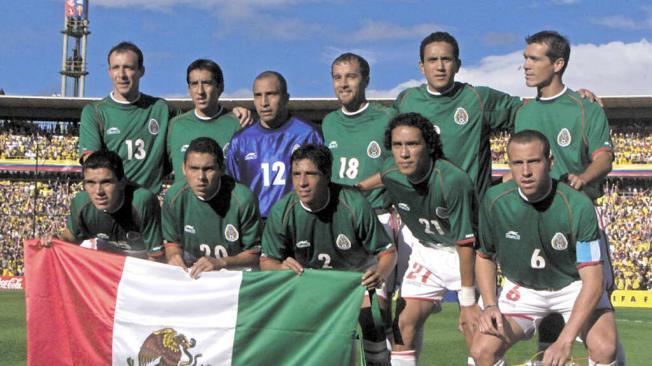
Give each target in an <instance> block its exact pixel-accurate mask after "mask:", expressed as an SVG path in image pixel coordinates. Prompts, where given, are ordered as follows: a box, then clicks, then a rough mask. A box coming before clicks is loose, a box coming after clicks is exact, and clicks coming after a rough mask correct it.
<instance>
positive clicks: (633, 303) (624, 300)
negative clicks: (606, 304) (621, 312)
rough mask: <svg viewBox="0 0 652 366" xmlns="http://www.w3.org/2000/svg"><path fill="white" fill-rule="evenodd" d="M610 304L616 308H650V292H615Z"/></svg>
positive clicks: (651, 304) (651, 306) (651, 293)
mask: <svg viewBox="0 0 652 366" xmlns="http://www.w3.org/2000/svg"><path fill="white" fill-rule="evenodd" d="M611 303H612V304H613V306H614V307H617V308H651V309H652V291H634V290H616V291H614V292H613V293H612V294H611Z"/></svg>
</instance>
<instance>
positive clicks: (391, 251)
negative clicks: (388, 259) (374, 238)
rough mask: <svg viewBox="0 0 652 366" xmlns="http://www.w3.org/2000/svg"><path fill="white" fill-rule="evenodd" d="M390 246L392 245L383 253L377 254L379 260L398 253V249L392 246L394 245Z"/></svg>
mask: <svg viewBox="0 0 652 366" xmlns="http://www.w3.org/2000/svg"><path fill="white" fill-rule="evenodd" d="M389 245H391V246H390V247H389V248H387V249H385V250H383V251H382V252H380V253H378V254H377V256H378V258H380V257H383V256H386V255H388V254H392V253H396V248H394V245H392V244H389Z"/></svg>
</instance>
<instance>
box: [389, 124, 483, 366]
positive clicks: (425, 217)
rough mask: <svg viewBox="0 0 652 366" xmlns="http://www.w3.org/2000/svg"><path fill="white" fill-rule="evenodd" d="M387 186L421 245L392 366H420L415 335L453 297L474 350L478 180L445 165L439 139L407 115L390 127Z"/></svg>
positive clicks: (406, 286)
mask: <svg viewBox="0 0 652 366" xmlns="http://www.w3.org/2000/svg"><path fill="white" fill-rule="evenodd" d="M385 147H386V148H387V149H391V151H392V155H393V159H388V160H387V161H386V162H385V167H384V169H383V173H382V181H383V183H384V185H385V188H386V189H387V192H388V193H389V195H390V197H391V199H392V202H393V203H394V205H395V206H396V208H397V210H398V212H399V214H400V215H401V219H402V220H403V221H404V222H405V224H406V225H407V226H408V228H409V229H410V231H411V232H412V234H413V235H414V237H415V238H416V240H415V241H414V243H412V254H411V256H410V261H409V264H408V270H407V272H406V274H405V277H404V278H403V283H402V285H401V297H402V298H403V299H405V304H406V305H405V309H403V311H402V312H401V314H400V315H399V318H398V323H399V328H400V336H401V339H396V340H395V343H396V345H395V348H394V350H393V351H392V365H416V362H417V358H418V355H417V353H416V350H415V349H416V347H417V341H416V336H417V335H418V334H419V333H420V331H421V329H422V328H423V324H424V322H425V321H426V319H427V318H428V316H429V315H430V314H431V313H432V312H433V310H435V309H437V307H438V305H439V302H440V301H441V299H442V298H443V297H444V295H445V294H446V293H447V292H448V291H451V290H452V291H457V292H458V294H459V295H458V296H459V299H460V328H461V329H462V332H463V333H464V337H465V339H466V342H467V345H468V346H469V347H470V345H471V340H472V334H473V331H474V325H475V322H476V317H477V316H478V314H479V308H478V306H477V305H476V298H475V288H474V282H475V281H474V273H473V259H474V249H473V244H474V242H475V233H474V230H475V222H476V221H475V220H476V213H475V212H474V209H475V207H476V203H477V202H476V194H475V190H474V186H473V182H472V181H471V178H470V177H469V176H468V175H467V174H466V173H465V172H464V171H463V170H462V169H461V168H459V167H458V166H456V165H454V164H452V163H451V162H449V161H448V160H445V159H444V155H443V151H442V147H441V142H440V139H439V135H438V134H437V132H436V131H435V129H434V128H433V126H432V124H431V123H430V121H428V120H427V119H426V118H425V117H423V116H421V115H420V114H418V113H406V114H400V115H398V116H397V117H395V118H394V119H393V120H392V121H391V122H390V123H389V126H388V127H387V130H386V135H385Z"/></svg>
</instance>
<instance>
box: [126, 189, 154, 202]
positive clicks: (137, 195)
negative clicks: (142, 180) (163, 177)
mask: <svg viewBox="0 0 652 366" xmlns="http://www.w3.org/2000/svg"><path fill="white" fill-rule="evenodd" d="M132 189H133V200H134V202H138V203H146V202H151V201H157V200H158V197H157V196H156V195H155V194H154V193H152V192H150V191H149V190H147V189H145V188H142V187H134V188H132Z"/></svg>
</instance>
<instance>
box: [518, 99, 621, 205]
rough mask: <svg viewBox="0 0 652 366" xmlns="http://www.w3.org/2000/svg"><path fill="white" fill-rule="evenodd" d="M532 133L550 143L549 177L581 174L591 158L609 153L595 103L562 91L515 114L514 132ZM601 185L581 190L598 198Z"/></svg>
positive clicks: (529, 102)
mask: <svg viewBox="0 0 652 366" xmlns="http://www.w3.org/2000/svg"><path fill="white" fill-rule="evenodd" d="M523 130H536V131H539V132H541V133H542V134H544V135H545V136H546V137H547V138H548V141H549V142H550V150H551V151H552V155H553V156H554V158H555V163H554V164H553V165H552V172H551V175H552V177H553V178H555V179H560V178H561V177H562V176H563V175H565V174H568V173H571V174H575V175H577V174H581V173H583V172H584V171H585V170H586V168H587V167H588V166H589V164H591V161H592V160H593V157H594V156H595V155H596V154H599V153H600V152H603V151H613V143H612V142H611V137H610V136H609V124H608V122H607V117H606V115H605V114H604V111H603V110H602V107H600V106H599V105H598V104H597V103H590V102H589V101H587V100H586V99H583V98H581V97H580V96H579V94H577V93H576V92H574V91H572V90H570V89H568V88H565V89H564V91H563V92H562V93H560V94H559V95H557V96H556V97H553V98H545V99H541V98H537V99H530V100H527V101H526V102H525V103H523V106H522V107H521V108H519V109H518V111H517V113H516V122H515V124H514V131H515V132H519V131H523ZM603 182H604V180H601V181H594V182H591V183H590V184H587V185H586V186H584V188H583V191H584V193H586V194H587V195H588V196H589V197H590V198H591V199H596V198H598V197H600V196H602V183H603Z"/></svg>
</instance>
